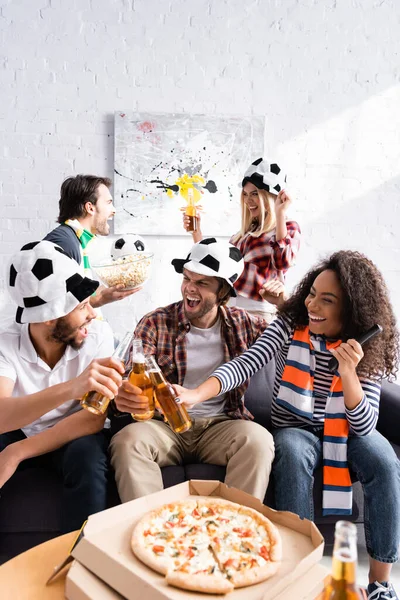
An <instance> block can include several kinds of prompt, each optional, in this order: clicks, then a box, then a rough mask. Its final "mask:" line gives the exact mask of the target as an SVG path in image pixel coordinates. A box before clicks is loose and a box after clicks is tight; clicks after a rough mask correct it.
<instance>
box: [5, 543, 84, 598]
mask: <svg viewBox="0 0 400 600" xmlns="http://www.w3.org/2000/svg"><path fill="white" fill-rule="evenodd" d="M77 534H78V532H77V531H73V532H72V533H66V534H65V535H60V536H59V537H57V538H54V539H53V540H49V541H48V542H44V544H40V545H39V546H35V547H34V548H31V549H30V550H27V551H26V552H23V553H22V554H19V555H18V556H16V557H15V558H12V559H11V560H9V561H8V562H6V563H4V564H3V565H2V566H0V596H1V598H2V599H4V600H64V598H65V596H64V587H65V576H66V574H67V572H68V566H67V567H66V568H65V569H64V570H63V571H62V572H61V573H60V574H59V575H58V576H57V577H56V579H54V580H53V581H52V582H51V583H50V584H49V585H47V586H46V585H45V584H46V581H47V579H48V578H49V577H50V575H51V574H52V573H53V571H54V568H55V567H56V566H58V565H59V564H61V563H62V562H63V560H64V559H65V558H66V556H67V555H68V551H69V549H70V547H71V545H72V543H73V541H74V539H75V538H76V536H77Z"/></svg>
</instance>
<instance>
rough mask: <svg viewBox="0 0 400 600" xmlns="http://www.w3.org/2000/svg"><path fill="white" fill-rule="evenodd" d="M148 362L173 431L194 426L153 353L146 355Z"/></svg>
mask: <svg viewBox="0 0 400 600" xmlns="http://www.w3.org/2000/svg"><path fill="white" fill-rule="evenodd" d="M146 364H147V368H148V371H149V374H150V378H151V381H152V382H153V386H154V391H155V395H156V400H157V402H158V404H159V405H160V408H161V410H162V412H163V413H164V417H165V419H166V420H167V421H168V423H169V425H170V427H171V429H172V431H174V432H175V433H184V432H185V431H187V430H188V429H190V428H191V426H192V421H191V419H190V417H189V415H188V413H187V410H186V408H185V407H184V406H183V404H179V403H177V402H176V398H177V397H178V395H177V393H176V392H175V390H174V388H173V387H172V385H171V384H170V383H168V381H167V380H166V379H165V377H164V375H163V374H162V371H161V369H160V367H159V366H158V364H157V363H156V360H155V358H154V356H153V355H151V356H146Z"/></svg>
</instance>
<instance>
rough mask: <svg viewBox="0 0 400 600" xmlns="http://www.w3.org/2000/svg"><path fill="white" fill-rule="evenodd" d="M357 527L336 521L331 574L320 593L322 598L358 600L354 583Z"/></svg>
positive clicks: (326, 599)
mask: <svg viewBox="0 0 400 600" xmlns="http://www.w3.org/2000/svg"><path fill="white" fill-rule="evenodd" d="M356 570H357V527H356V526H355V525H354V523H350V522H349V521H338V522H337V523H336V527H335V543H334V547H333V558H332V575H331V578H330V580H329V582H328V584H327V585H326V586H325V588H324V591H323V593H322V600H359V599H360V598H362V595H361V592H360V591H359V589H358V587H357V585H356Z"/></svg>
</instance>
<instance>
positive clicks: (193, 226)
mask: <svg viewBox="0 0 400 600" xmlns="http://www.w3.org/2000/svg"><path fill="white" fill-rule="evenodd" d="M185 213H186V215H187V216H188V217H189V227H188V231H197V217H196V206H195V203H194V198H193V190H192V189H191V188H189V189H188V199H187V207H186V210H185Z"/></svg>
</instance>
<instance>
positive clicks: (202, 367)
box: [183, 319, 225, 417]
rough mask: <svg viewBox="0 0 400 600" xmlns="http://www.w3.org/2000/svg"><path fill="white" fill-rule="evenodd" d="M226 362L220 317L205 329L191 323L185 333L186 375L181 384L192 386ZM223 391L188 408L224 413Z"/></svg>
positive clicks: (195, 414) (202, 412)
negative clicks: (219, 394) (221, 393)
mask: <svg viewBox="0 0 400 600" xmlns="http://www.w3.org/2000/svg"><path fill="white" fill-rule="evenodd" d="M224 362H225V357H224V345H223V341H222V338H221V322H220V319H218V320H217V322H216V323H215V324H214V325H213V326H212V327H209V328H208V329H200V328H199V327H194V326H193V325H191V326H190V330H189V332H188V333H187V334H186V375H185V379H184V381H183V386H184V387H186V388H188V389H193V388H195V387H197V386H198V385H200V384H201V383H203V381H205V380H206V379H207V378H208V377H209V376H210V375H211V373H213V372H214V371H215V369H216V368H217V367H219V366H221V365H223V364H224ZM224 406H225V394H223V395H221V396H215V397H214V398H210V399H209V400H206V402H200V403H199V404H196V405H195V406H194V407H193V408H191V409H190V410H189V413H190V415H191V416H192V417H211V416H215V415H220V414H223V413H224Z"/></svg>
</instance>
